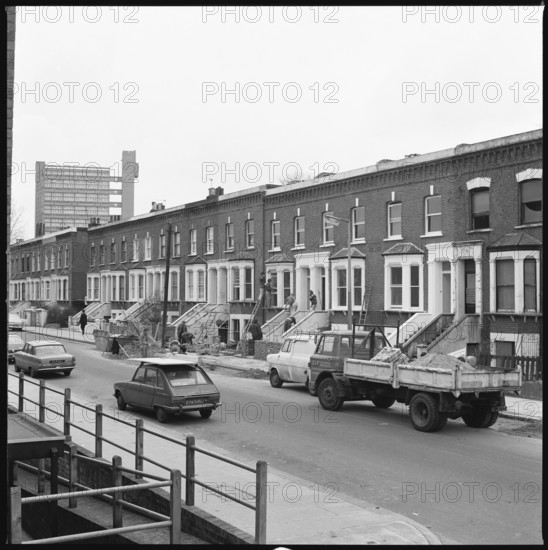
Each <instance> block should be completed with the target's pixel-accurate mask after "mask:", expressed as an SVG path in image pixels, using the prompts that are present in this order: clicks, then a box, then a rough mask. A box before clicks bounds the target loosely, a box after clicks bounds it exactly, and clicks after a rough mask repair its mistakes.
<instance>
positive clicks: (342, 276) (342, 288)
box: [336, 269, 346, 307]
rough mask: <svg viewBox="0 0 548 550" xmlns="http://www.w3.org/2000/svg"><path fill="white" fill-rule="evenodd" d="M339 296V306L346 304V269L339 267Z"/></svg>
mask: <svg viewBox="0 0 548 550" xmlns="http://www.w3.org/2000/svg"><path fill="white" fill-rule="evenodd" d="M336 271H337V298H338V302H339V306H341V307H345V306H346V269H337V270H336Z"/></svg>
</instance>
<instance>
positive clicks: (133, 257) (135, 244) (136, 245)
mask: <svg viewBox="0 0 548 550" xmlns="http://www.w3.org/2000/svg"><path fill="white" fill-rule="evenodd" d="M131 261H132V262H138V261H139V239H138V238H137V235H135V238H134V239H133V249H132V250H131Z"/></svg>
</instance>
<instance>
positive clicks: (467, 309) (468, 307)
mask: <svg viewBox="0 0 548 550" xmlns="http://www.w3.org/2000/svg"><path fill="white" fill-rule="evenodd" d="M464 285H465V287H464V313H476V263H475V262H474V261H473V260H465V262H464Z"/></svg>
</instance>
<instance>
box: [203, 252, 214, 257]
mask: <svg viewBox="0 0 548 550" xmlns="http://www.w3.org/2000/svg"><path fill="white" fill-rule="evenodd" d="M213 254H215V252H204V256H213Z"/></svg>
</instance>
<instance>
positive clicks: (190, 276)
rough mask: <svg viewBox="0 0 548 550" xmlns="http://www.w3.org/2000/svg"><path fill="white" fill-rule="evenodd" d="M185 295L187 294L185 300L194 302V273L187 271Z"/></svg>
mask: <svg viewBox="0 0 548 550" xmlns="http://www.w3.org/2000/svg"><path fill="white" fill-rule="evenodd" d="M186 290H187V292H186V294H187V300H188V301H192V300H194V272H193V271H187V272H186Z"/></svg>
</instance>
